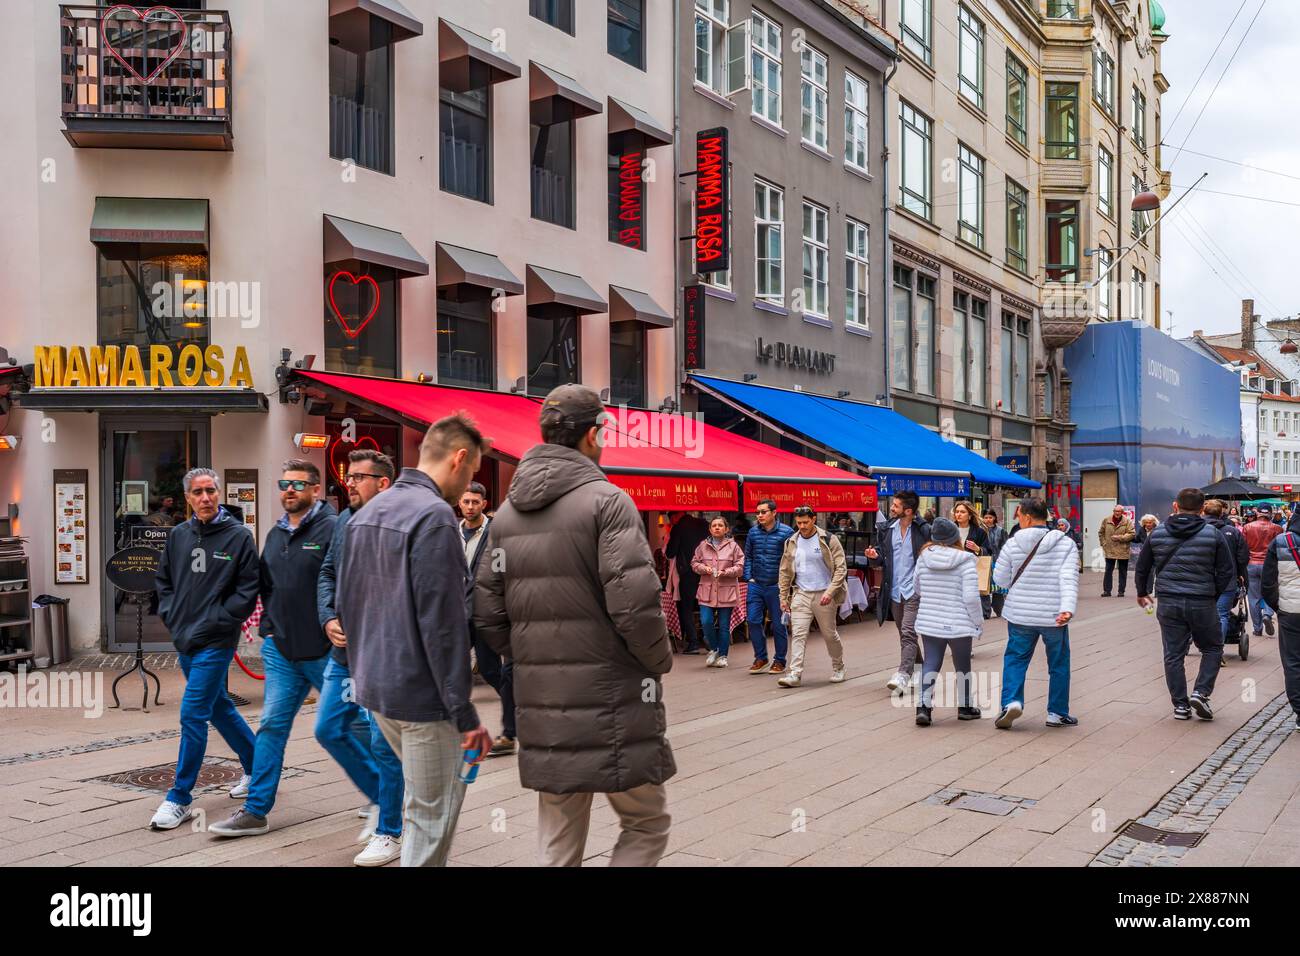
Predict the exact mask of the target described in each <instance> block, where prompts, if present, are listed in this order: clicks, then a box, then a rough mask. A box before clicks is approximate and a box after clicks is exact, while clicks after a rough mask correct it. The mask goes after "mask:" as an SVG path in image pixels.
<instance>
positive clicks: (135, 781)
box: [82, 757, 304, 793]
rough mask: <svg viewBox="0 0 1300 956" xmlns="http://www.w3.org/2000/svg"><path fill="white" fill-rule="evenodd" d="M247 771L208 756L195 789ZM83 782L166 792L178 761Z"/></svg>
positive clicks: (291, 773)
mask: <svg viewBox="0 0 1300 956" xmlns="http://www.w3.org/2000/svg"><path fill="white" fill-rule="evenodd" d="M303 772H304V771H302V770H299V769H297V768H295V767H285V768H284V772H283V774H282V775H281V776H282V777H296V776H298V775H299V774H301V773H303ZM243 775H244V771H243V768H242V767H241V766H240V765H239V761H237V760H227V759H225V758H224V757H206V758H204V760H203V766H201V767H200V768H199V776H198V779H197V780H196V781H195V783H194V792H195V793H199V792H201V791H204V790H210V789H213V788H215V787H233V786H234V785H235V784H237V783H239V779H240V777H242V776H243ZM82 782H83V783H107V784H112V785H113V786H115V787H124V788H126V789H128V790H143V791H146V792H149V793H166V792H167V791H168V790H170V789H171V788H172V784H173V783H175V782H176V765H175V764H174V763H167V764H159V765H158V766H156V767H141V768H140V769H138V770H127V771H125V772H123V773H111V774H108V775H107V776H103V777H92V778H90V779H89V780H85V781H82Z"/></svg>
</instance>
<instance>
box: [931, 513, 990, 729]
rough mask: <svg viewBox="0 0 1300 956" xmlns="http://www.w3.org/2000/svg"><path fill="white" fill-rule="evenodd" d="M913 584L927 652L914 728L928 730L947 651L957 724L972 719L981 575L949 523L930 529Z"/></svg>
mask: <svg viewBox="0 0 1300 956" xmlns="http://www.w3.org/2000/svg"><path fill="white" fill-rule="evenodd" d="M914 580H915V582H916V593H917V595H918V596H919V597H920V599H921V602H920V606H919V607H918V608H917V611H916V633H917V634H919V635H920V637H921V643H922V645H923V646H924V649H925V664H924V665H923V666H922V668H921V699H920V703H919V704H918V705H917V708H916V724H917V726H918V727H928V726H930V716H931V711H932V709H933V704H934V683H935V680H936V679H937V678H938V676H939V668H940V667H942V666H943V657H944V653H945V651H946V650H947V649H948V648H949V647H951V648H952V664H953V668H954V670H955V671H956V672H957V674H956V688H957V699H958V707H957V719H958V720H976V719H978V718H979V717H980V709H979V707H977V706H976V705H975V696H974V687H973V686H972V685H973V681H972V676H971V667H970V658H971V643H972V641H973V640H974V639H975V638H976V637H978V636H979V635H980V632H981V630H983V627H984V610H983V608H982V607H981V606H980V587H979V572H978V570H977V565H976V560H975V555H974V554H972V553H971V552H970V551H967V550H966V549H965V548H964V547H962V543H961V533H960V532H959V531H958V529H957V526H956V525H955V524H953V523H952V522H951V521H949V520H948V519H947V518H938V519H936V520H935V522H934V524H933V525H932V526H931V528H930V543H929V544H928V545H926V546H925V547H924V548H923V549H921V553H920V554H919V555H918V556H917V559H916V572H915V577H914Z"/></svg>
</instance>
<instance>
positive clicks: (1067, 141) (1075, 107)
mask: <svg viewBox="0 0 1300 956" xmlns="http://www.w3.org/2000/svg"><path fill="white" fill-rule="evenodd" d="M1046 89H1047V95H1046V100H1045V107H1046V109H1047V158H1048V159H1078V158H1079V84H1078V83H1048V84H1047V85H1046Z"/></svg>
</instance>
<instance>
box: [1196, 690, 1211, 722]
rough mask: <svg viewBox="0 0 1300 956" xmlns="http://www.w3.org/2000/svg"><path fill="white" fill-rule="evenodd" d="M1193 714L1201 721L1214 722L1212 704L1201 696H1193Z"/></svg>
mask: <svg viewBox="0 0 1300 956" xmlns="http://www.w3.org/2000/svg"><path fill="white" fill-rule="evenodd" d="M1191 706H1192V713H1194V714H1195V715H1196V716H1197V717H1199V718H1201V720H1213V719H1214V711H1212V710H1210V702H1209V701H1208V700H1206V699H1205V698H1204V697H1202V696H1201V695H1200V694H1193V695H1192V699H1191Z"/></svg>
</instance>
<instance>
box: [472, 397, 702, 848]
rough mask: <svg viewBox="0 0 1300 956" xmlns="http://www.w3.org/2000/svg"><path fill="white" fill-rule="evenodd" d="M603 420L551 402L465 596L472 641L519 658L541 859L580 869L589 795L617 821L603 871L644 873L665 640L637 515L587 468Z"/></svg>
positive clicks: (661, 838) (654, 833)
mask: <svg viewBox="0 0 1300 956" xmlns="http://www.w3.org/2000/svg"><path fill="white" fill-rule="evenodd" d="M604 414H605V406H604V405H603V404H602V403H601V401H600V397H599V396H598V395H597V394H596V393H595V392H593V391H592V390H591V389H589V388H586V387H585V386H582V385H561V386H560V387H559V388H556V389H554V390H553V391H552V392H551V393H550V394H549V395H548V396H546V400H545V402H544V403H543V405H542V413H541V427H542V439H543V441H544V442H545V444H542V445H535V446H534V447H533V448H531V449H529V451H528V452H527V454H525V455H524V457H523V458H522V459H521V460H520V462H519V467H518V468H517V469H516V470H515V476H514V479H513V480H512V481H511V484H510V491H509V492H508V494H507V496H506V502H505V503H504V504H503V505H502V506H501V509H500V510H499V511H498V512H497V514H496V518H495V519H494V520H493V522H492V530H491V533H490V534H491V537H490V540H489V542H488V546H489V547H490V548H491V549H492V555H493V559H492V560H487V559H485V560H484V561H483V562H481V563H480V565H479V569H478V580H477V585H476V590H475V598H474V626H475V628H476V629H477V633H478V635H479V636H480V637H482V638H483V639H484V640H485V641H486V642H487V644H488V646H489V647H491V648H492V649H493V650H495V651H497V652H498V653H499V654H501V655H503V656H506V657H510V658H512V659H513V660H514V690H515V707H516V711H517V715H518V727H519V744H520V747H521V750H520V755H519V779H520V782H521V783H522V784H523V785H524V786H525V787H529V788H530V789H533V790H536V791H538V794H537V798H538V811H537V817H538V819H537V830H538V841H539V854H540V859H541V863H542V864H543V865H544V866H579V865H581V863H582V856H583V849H584V847H585V845H586V841H587V828H588V825H589V823H590V817H591V795H592V794H593V793H603V794H605V795H606V798H607V799H608V800H609V803H610V806H612V807H613V808H614V812H615V813H617V814H618V817H619V822H620V825H621V827H622V833H621V834H620V835H619V838H618V842H617V843H616V844H615V846H614V850H613V853H612V858H611V860H610V865H611V866H654V865H655V864H656V863H658V862H659V858H660V857H661V856H662V855H663V852H664V848H665V847H666V846H667V844H668V828H669V824H670V822H671V818H670V817H669V816H668V809H667V798H666V795H665V792H664V782H665V781H667V780H668V779H669V778H670V777H671V776H672V775H673V774H674V773H676V772H677V766H676V764H675V763H674V762H673V751H672V748H671V747H670V746H669V745H668V738H667V736H666V729H667V717H666V715H665V713H664V705H663V687H662V685H661V683H660V680H659V678H660V676H661V675H663V674H666V673H667V672H668V670H669V669H670V668H671V667H672V645H671V644H670V643H669V641H668V627H667V624H666V623H665V621H664V616H663V610H662V607H661V605H660V597H659V593H660V592H659V578H658V576H657V575H656V574H655V569H654V560H653V558H652V557H651V554H650V544H649V542H648V541H647V540H646V535H645V530H644V528H643V526H642V523H641V516H640V515H638V514H637V511H636V506H635V505H633V503H632V499H631V498H629V497H628V496H627V493H626V492H624V491H623V490H622V489H620V488H618V487H617V486H616V485H614V484H612V483H611V482H610V481H609V480H608V479H607V478H606V477H605V474H604V472H602V471H601V470H600V468H599V466H598V465H597V462H599V460H600V451H601V446H600V443H599V439H598V434H599V424H600V422H601V420H602V416H603V415H604ZM496 555H499V556H500V558H501V560H500V561H497V560H495V556H496Z"/></svg>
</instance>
